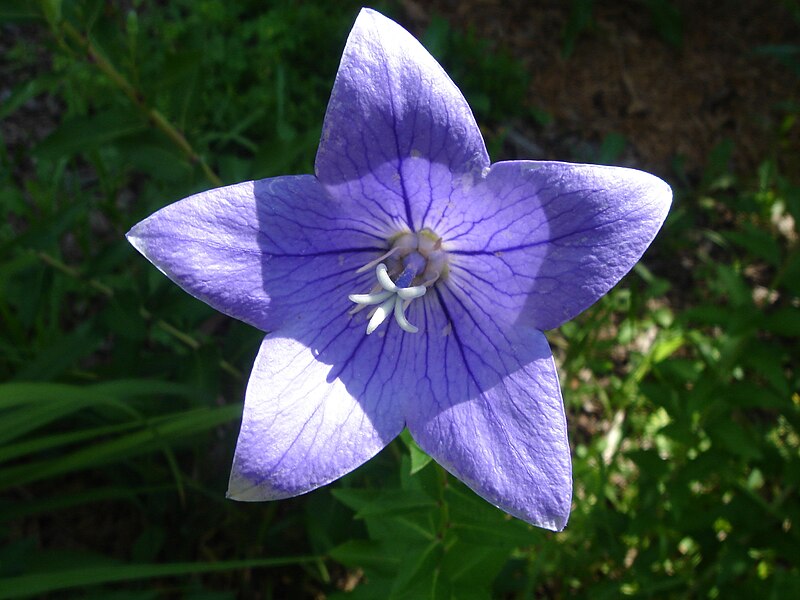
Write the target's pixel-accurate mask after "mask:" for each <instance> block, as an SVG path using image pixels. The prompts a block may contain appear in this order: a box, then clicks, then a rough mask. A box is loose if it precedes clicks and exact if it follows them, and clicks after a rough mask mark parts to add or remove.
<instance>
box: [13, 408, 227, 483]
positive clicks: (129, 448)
mask: <svg viewBox="0 0 800 600" xmlns="http://www.w3.org/2000/svg"><path fill="white" fill-rule="evenodd" d="M241 412H242V406H241V404H231V405H227V406H221V407H218V408H202V409H197V410H194V411H191V412H187V413H179V414H175V415H170V416H168V417H166V418H162V419H158V420H151V421H148V422H146V423H144V425H143V427H142V429H141V430H140V431H137V432H134V433H131V434H128V435H124V436H120V437H118V438H116V439H113V440H109V441H107V442H101V443H97V444H93V445H91V446H87V447H84V448H81V449H80V450H76V451H75V452H72V453H71V454H68V455H66V456H60V457H58V458H55V459H50V460H42V461H38V462H34V463H26V464H23V465H19V466H14V467H8V468H6V469H3V470H2V471H0V489H3V488H7V487H13V486H16V485H23V484H26V483H31V482H33V481H39V480H41V479H45V478H48V477H55V476H57V475H63V474H65V473H70V472H72V471H78V470H81V469H88V468H94V467H98V466H101V465H105V464H109V463H113V462H119V461H122V460H126V459H128V458H131V457H133V456H139V455H141V454H145V453H148V452H153V451H156V450H159V449H167V450H169V448H170V445H172V444H175V443H178V442H180V441H183V440H185V439H186V438H187V437H188V436H191V435H195V434H197V433H200V432H203V431H207V430H209V429H212V428H214V427H217V426H219V425H222V424H223V423H226V422H228V421H231V420H232V419H235V418H238V417H239V416H240V415H241Z"/></svg>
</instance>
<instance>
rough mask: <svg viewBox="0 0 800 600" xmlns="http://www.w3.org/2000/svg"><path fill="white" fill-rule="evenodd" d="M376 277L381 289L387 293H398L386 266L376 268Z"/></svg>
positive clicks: (381, 265)
mask: <svg viewBox="0 0 800 600" xmlns="http://www.w3.org/2000/svg"><path fill="white" fill-rule="evenodd" d="M375 276H376V277H377V278H378V283H380V284H381V287H382V288H383V289H385V290H386V291H387V292H396V291H397V290H398V287H397V286H396V285H395V284H394V281H392V279H391V278H390V277H389V272H388V271H387V270H386V265H385V264H383V263H381V264H379V265H378V266H377V267H376V269H375Z"/></svg>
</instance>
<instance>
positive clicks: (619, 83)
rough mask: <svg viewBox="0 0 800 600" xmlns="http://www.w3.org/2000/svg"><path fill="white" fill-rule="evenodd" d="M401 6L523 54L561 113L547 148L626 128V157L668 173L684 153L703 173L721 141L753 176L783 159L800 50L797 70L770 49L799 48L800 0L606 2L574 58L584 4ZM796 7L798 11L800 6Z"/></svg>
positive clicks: (545, 140) (487, 1) (416, 23)
mask: <svg viewBox="0 0 800 600" xmlns="http://www.w3.org/2000/svg"><path fill="white" fill-rule="evenodd" d="M401 4H402V5H403V7H404V8H405V10H406V12H407V14H408V17H409V21H410V23H409V25H411V26H412V27H414V28H416V29H417V31H418V32H419V31H422V30H424V27H425V25H426V23H427V22H428V21H429V20H430V18H431V17H432V16H434V15H439V16H442V17H444V18H445V19H447V21H448V22H449V23H450V25H451V27H453V28H454V29H460V30H462V31H473V32H474V33H475V34H476V35H477V36H478V37H480V38H484V39H486V40H488V41H490V43H494V44H496V45H497V47H499V48H503V49H505V50H507V51H508V52H510V53H511V54H512V55H513V56H514V57H515V58H516V59H518V60H519V61H521V63H522V64H523V65H524V66H525V68H526V69H527V71H528V72H529V73H530V74H531V85H530V89H529V94H530V95H529V100H530V103H531V105H532V106H535V107H538V108H540V109H543V110H544V111H546V112H547V113H549V114H550V115H552V116H553V117H554V119H555V124H554V126H553V127H551V128H550V130H541V129H540V130H538V131H537V130H529V131H527V132H526V136H527V137H529V138H530V140H531V141H532V142H533V143H534V144H535V145H537V146H540V147H542V148H544V150H545V152H546V153H548V154H549V153H552V152H556V151H559V150H562V148H559V146H560V145H561V144H559V140H560V139H563V137H564V136H567V137H570V138H571V137H574V138H576V139H583V140H586V141H589V142H594V143H598V142H599V141H600V140H602V139H603V138H604V137H605V136H606V135H608V134H610V133H620V134H623V135H624V136H625V138H626V141H627V144H628V147H627V148H626V152H625V155H624V156H623V157H622V159H623V162H627V163H631V164H633V165H635V166H638V167H642V168H646V169H650V170H654V171H656V172H659V173H662V174H665V173H668V172H669V171H670V170H671V166H672V164H673V161H674V160H675V159H680V160H681V161H682V164H683V168H685V169H686V171H687V172H689V173H690V174H692V173H695V174H696V173H698V172H699V171H700V170H701V169H702V167H703V165H704V164H705V162H706V160H707V158H708V156H709V153H710V152H711V150H712V149H713V148H714V147H715V146H716V145H717V144H719V143H720V142H722V141H724V140H731V141H733V142H734V147H735V150H734V154H733V160H734V164H732V165H731V168H733V169H734V170H736V171H741V172H746V171H752V169H753V168H754V167H755V166H756V165H757V164H758V163H759V162H761V161H762V160H764V158H766V157H772V158H774V157H773V156H771V154H770V153H771V152H774V151H775V150H774V149H775V148H776V147H778V143H777V142H779V140H776V139H775V136H776V133H775V132H776V131H778V129H779V126H780V125H781V123H783V122H784V120H785V119H787V118H791V117H790V114H791V113H790V112H789V111H790V110H791V108H789V107H787V102H786V101H787V99H791V98H795V99H800V77H799V76H798V75H800V72H798V71H797V68H798V66H797V65H798V64H800V63H799V61H800V57H798V56H797V55H795V71H793V70H792V68H790V67H788V66H786V65H784V64H781V63H780V62H779V60H778V59H776V58H775V56H774V55H769V54H768V52H766V51H765V50H764V48H767V47H773V48H776V47H781V46H782V47H784V48H787V47H790V46H792V45H794V46H795V47H796V45H797V44H798V41H799V40H800V19H798V18H796V15H795V16H793V15H792V14H791V12H790V11H791V10H792V9H791V8H790V6H792V3H791V2H783V3H782V2H769V1H764V0H743V1H738V2H734V1H730V0H723V1H718V0H673V1H672V2H669V3H667V2H658V1H655V2H642V1H641V0H639V1H636V0H616V1H614V2H596V3H594V6H593V8H592V9H591V15H590V22H589V25H588V27H587V28H586V29H584V30H583V31H582V32H581V33H580V35H579V36H578V37H577V39H576V41H575V45H574V48H573V51H572V52H571V54H569V56H565V53H564V47H565V33H564V32H565V31H566V29H567V27H568V24H569V22H570V17H571V7H572V6H573V5H575V4H577V3H575V2H563V1H561V0H543V1H542V0H540V1H537V2H530V1H529V0H470V1H464V0H433V1H431V2H424V3H423V2H418V1H416V0H404V1H402V2H401ZM653 5H670V6H672V7H674V8H675V9H677V15H678V16H679V23H680V41H679V43H677V44H671V43H669V42H668V41H666V39H665V35H664V33H665V29H666V27H665V26H664V25H663V23H664V21H663V19H662V20H658V19H655V18H654V17H653V16H652V15H651V12H650V11H649V10H648V6H653ZM794 10H795V11H800V8H798V6H797V3H796V2H795V3H794ZM793 110H794V113H795V114H796V113H797V103H796V102H795V106H794V109H793ZM798 129H800V127H798V125H796V124H795V125H794V127H793V128H790V131H789V132H788V134H786V138H787V139H784V140H781V141H780V143H781V144H782V145H783V147H784V149H786V147H787V146H789V147H790V148H791V149H792V150H793V151H794V152H793V155H794V156H795V159H794V160H795V161H796V160H797V159H796V156H797V155H798V152H797V150H798V149H800V143H798V142H799V140H800V134H799V133H798ZM556 132H557V133H556ZM783 154H784V153H783V152H782V153H781V155H782V156H781V157H779V158H781V159H782V158H783ZM531 158H540V157H531ZM547 158H557V157H555V156H547ZM560 158H562V159H564V158H569V157H565V156H561V157H560ZM791 166H793V167H797V166H798V165H797V163H794V164H793V165H791Z"/></svg>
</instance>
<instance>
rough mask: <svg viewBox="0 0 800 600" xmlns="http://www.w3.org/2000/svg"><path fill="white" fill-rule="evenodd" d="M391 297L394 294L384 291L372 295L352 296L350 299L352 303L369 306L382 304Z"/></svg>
mask: <svg viewBox="0 0 800 600" xmlns="http://www.w3.org/2000/svg"><path fill="white" fill-rule="evenodd" d="M391 295H392V292H388V291H386V290H384V291H383V292H373V293H372V294H350V295H349V296H348V298H349V299H350V302H355V303H356V304H364V305H367V304H380V303H381V302H383V301H384V300H386V299H387V298H388V297H389V296H391Z"/></svg>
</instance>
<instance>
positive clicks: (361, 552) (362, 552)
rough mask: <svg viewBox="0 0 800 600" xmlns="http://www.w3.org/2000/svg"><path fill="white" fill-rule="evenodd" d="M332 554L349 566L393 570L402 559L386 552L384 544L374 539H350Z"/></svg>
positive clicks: (385, 570) (332, 551) (331, 553)
mask: <svg viewBox="0 0 800 600" xmlns="http://www.w3.org/2000/svg"><path fill="white" fill-rule="evenodd" d="M330 556H331V558H333V559H334V560H337V561H339V562H340V563H342V564H343V565H345V566H348V567H362V568H365V569H376V570H378V571H384V572H391V571H394V570H395V569H396V568H397V566H398V565H399V564H400V559H399V558H397V557H396V556H392V555H390V554H389V553H387V552H386V548H385V547H384V545H383V544H381V543H380V542H377V541H372V540H348V541H346V542H345V543H343V544H340V545H339V546H336V547H335V548H334V549H333V550H331V551H330Z"/></svg>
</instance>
